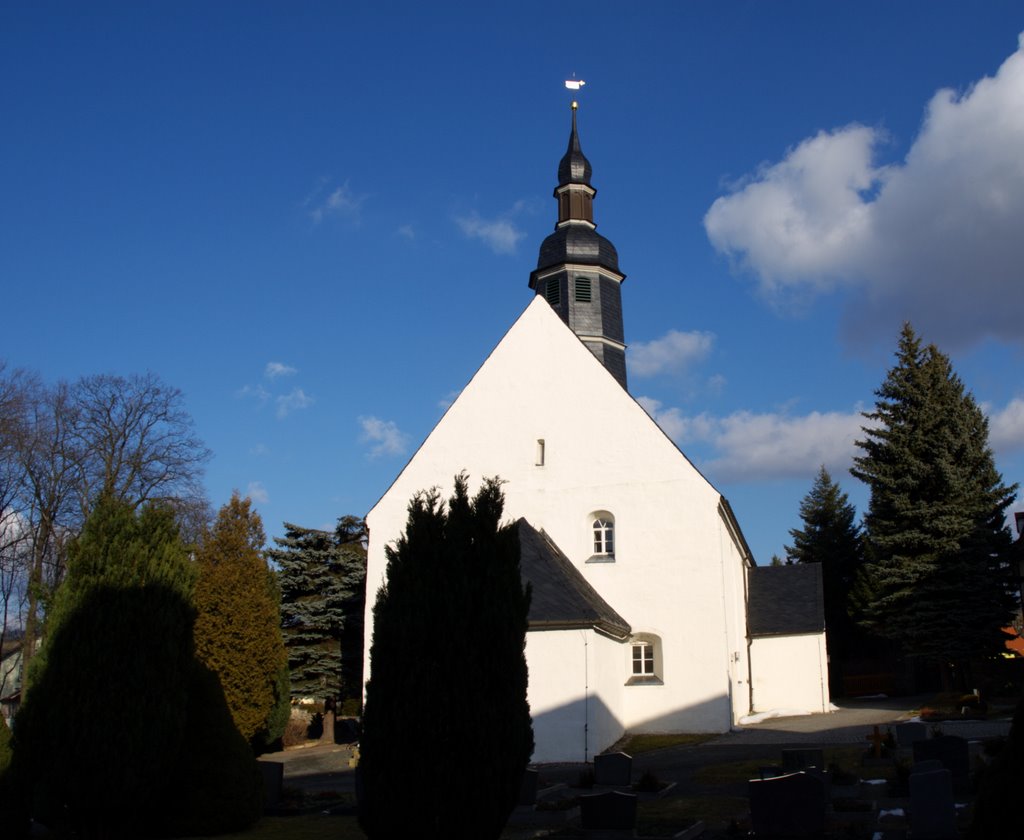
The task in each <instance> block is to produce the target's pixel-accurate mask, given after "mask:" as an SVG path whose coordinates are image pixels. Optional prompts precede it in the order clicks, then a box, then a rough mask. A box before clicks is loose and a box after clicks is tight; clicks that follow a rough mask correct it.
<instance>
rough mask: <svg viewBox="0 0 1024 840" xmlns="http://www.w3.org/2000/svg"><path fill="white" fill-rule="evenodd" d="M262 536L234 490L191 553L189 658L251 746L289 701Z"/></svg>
mask: <svg viewBox="0 0 1024 840" xmlns="http://www.w3.org/2000/svg"><path fill="white" fill-rule="evenodd" d="M265 541H266V537H265V536H264V533H263V522H262V521H261V520H260V516H259V514H258V513H257V512H256V511H255V510H253V509H252V503H251V501H250V500H249V499H242V498H240V497H239V495H238V493H237V492H236V493H234V494H232V496H231V501H229V502H228V503H227V504H226V505H224V507H222V508H221V509H220V512H219V513H218V514H217V520H216V522H215V523H214V525H213V529H212V531H211V532H210V533H209V534H207V535H206V537H205V538H204V539H203V540H202V542H201V544H200V546H199V549H198V550H197V551H196V554H195V559H196V567H197V569H198V572H199V577H198V580H197V582H196V595H195V605H196V610H197V615H196V624H195V641H196V656H197V658H198V659H199V661H200V662H202V663H203V664H204V665H206V667H207V668H209V669H210V670H211V671H213V672H214V673H215V674H216V675H217V677H218V679H219V680H220V684H221V687H222V688H223V690H224V697H225V699H226V700H227V703H228V708H229V709H230V710H231V716H232V718H233V719H234V721H235V726H236V727H238V731H239V732H240V733H241V734H242V737H244V738H245V739H246V740H249V741H256V742H257V743H265V742H273V741H275V740H276V739H277V738H279V737H280V736H281V734H282V732H283V731H284V725H283V724H284V723H285V722H286V721H287V710H288V707H289V706H290V702H289V701H290V696H289V692H288V688H287V683H284V684H283V685H281V684H280V681H279V679H278V677H279V675H280V674H281V672H282V669H287V665H288V662H287V656H286V655H285V649H284V642H283V641H282V639H281V611H280V604H279V594H278V589H277V581H276V580H275V577H274V574H273V572H272V571H271V570H270V569H269V568H268V567H267V561H266V560H264V558H263V553H262V551H263V545H264V542H265ZM282 708H284V710H285V711H284V712H283V713H282V712H281V709H282Z"/></svg>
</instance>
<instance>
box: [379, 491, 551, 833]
mask: <svg viewBox="0 0 1024 840" xmlns="http://www.w3.org/2000/svg"><path fill="white" fill-rule="evenodd" d="M503 506H504V498H503V495H502V492H501V486H500V482H499V481H498V480H496V479H492V480H487V481H485V482H484V484H483V486H482V487H481V489H480V491H479V492H478V493H477V495H476V497H475V498H474V499H472V500H470V498H469V496H468V493H467V482H466V477H465V475H461V476H458V477H457V478H456V481H455V493H454V495H453V496H452V498H451V500H450V501H449V502H448V506H447V510H446V509H445V506H444V504H443V503H442V502H441V501H440V499H439V496H438V494H437V492H436V491H432V492H428V493H420V494H419V495H417V496H416V497H415V498H414V499H413V500H412V501H411V503H410V505H409V518H408V522H407V525H406V529H405V533H404V535H402V536H401V537H400V538H399V539H398V541H397V543H396V544H395V547H394V548H388V549H387V557H388V565H387V578H386V581H385V583H384V585H383V586H382V587H381V589H380V591H379V593H378V595H377V601H376V603H375V605H374V625H373V644H372V648H371V651H370V662H371V665H372V673H371V677H370V681H369V683H368V684H367V687H366V707H365V709H364V712H363V734H362V738H361V739H360V747H361V755H360V766H359V769H360V772H361V776H362V793H361V797H360V823H361V825H362V826H363V829H364V831H366V833H367V835H368V836H369V837H370V838H371V840H385V838H392V837H412V836H416V837H423V838H429V839H430V840H433V838H447V837H455V836H460V837H474V838H480V839H481V840H487V838H497V837H499V836H500V835H501V832H502V829H503V827H504V825H505V822H506V820H507V819H508V815H509V813H510V812H511V810H512V808H513V807H514V805H515V802H516V798H517V795H518V791H519V786H520V783H521V780H522V775H523V771H524V769H525V767H526V763H527V762H528V761H529V759H530V755H531V753H532V751H533V730H532V725H531V720H530V710H529V706H528V704H527V700H526V683H527V672H526V659H525V655H524V643H525V634H526V627H527V612H528V610H529V602H530V593H529V589H528V588H524V586H523V583H522V580H521V577H520V571H519V539H518V531H517V530H516V528H515V526H514V525H505V526H502V525H501V524H500V520H501V515H502V510H503ZM425 710H429V714H427V715H426V716H425V714H424V711H425ZM427 718H429V720H427ZM409 779H415V780H416V784H415V785H412V786H410V785H409V784H408V780H409ZM398 788H401V789H402V790H403V791H404V794H403V795H404V801H403V804H402V807H400V808H396V807H395V803H394V791H395V790H396V789H398ZM452 791H457V792H458V793H457V795H452Z"/></svg>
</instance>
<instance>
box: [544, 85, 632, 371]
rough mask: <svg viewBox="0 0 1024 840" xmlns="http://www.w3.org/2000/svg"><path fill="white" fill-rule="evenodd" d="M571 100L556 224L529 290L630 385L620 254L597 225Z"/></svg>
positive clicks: (556, 192) (574, 105) (561, 165)
mask: <svg viewBox="0 0 1024 840" xmlns="http://www.w3.org/2000/svg"><path fill="white" fill-rule="evenodd" d="M576 108H577V104H576V103H575V102H573V103H572V131H571V132H570V134H569V148H568V149H567V150H566V153H565V156H564V157H563V158H562V160H561V162H560V163H559V164H558V186H557V187H555V192H554V195H555V198H556V199H557V200H558V222H557V224H556V225H555V232H554V233H552V234H551V235H550V236H548V237H547V239H545V240H544V242H543V243H541V246H540V256H539V257H538V258H537V268H536V270H535V271H533V272H532V273H531V274H530V288H531V289H533V290H534V291H535V292H536V293H537V294H538V295H543V296H544V297H545V298H546V299H547V302H548V303H549V304H551V307H552V308H553V309H554V310H555V312H557V313H558V315H559V317H560V318H561V319H562V320H563V321H565V323H566V324H568V325H569V328H570V329H571V330H572V331H573V332H575V333H576V335H578V336H579V338H580V340H581V341H582V342H583V343H584V344H585V345H586V346H587V347H588V348H589V349H590V352H592V353H593V354H594V355H595V356H597V358H598V359H599V360H600V361H601V363H602V364H603V365H604V366H605V367H606V368H607V369H608V370H609V372H610V373H611V374H612V376H614V377H615V378H616V379H617V380H618V382H619V384H620V385H621V386H622V387H623V388H625V387H626V344H625V337H624V334H623V330H622V292H621V288H620V287H621V285H622V281H623V280H625V279H626V275H625V274H623V273H622V272H620V271H619V255H618V253H617V252H616V250H615V246H614V245H612V243H611V242H609V241H608V240H607V239H605V238H604V237H603V236H601V234H599V233H598V232H597V225H596V224H594V206H593V202H594V196H595V195H596V194H597V190H595V189H594V188H593V187H592V186H591V185H590V173H591V169H590V161H588V160H587V159H586V157H584V155H583V151H582V149H580V138H579V134H578V133H577V131H576Z"/></svg>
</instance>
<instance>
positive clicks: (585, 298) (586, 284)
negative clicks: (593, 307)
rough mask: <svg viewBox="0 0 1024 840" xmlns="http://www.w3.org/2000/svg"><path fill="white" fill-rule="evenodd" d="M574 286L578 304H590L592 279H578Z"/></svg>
mask: <svg viewBox="0 0 1024 840" xmlns="http://www.w3.org/2000/svg"><path fill="white" fill-rule="evenodd" d="M574 285H575V290H576V303H590V300H591V291H590V278H589V277H577V278H576V282H575V284H574Z"/></svg>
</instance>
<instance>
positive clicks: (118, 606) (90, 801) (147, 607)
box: [12, 500, 259, 840]
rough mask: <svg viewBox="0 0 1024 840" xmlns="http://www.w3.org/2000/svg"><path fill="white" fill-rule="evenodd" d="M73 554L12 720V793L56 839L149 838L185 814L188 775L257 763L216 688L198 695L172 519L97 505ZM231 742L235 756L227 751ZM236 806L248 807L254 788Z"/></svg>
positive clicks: (184, 576)
mask: <svg viewBox="0 0 1024 840" xmlns="http://www.w3.org/2000/svg"><path fill="white" fill-rule="evenodd" d="M69 555H70V560H69V564H68V576H67V580H66V581H65V582H64V584H63V585H62V586H61V588H60V589H59V590H58V592H57V595H56V598H55V601H54V604H53V608H52V610H51V611H50V615H49V617H48V623H47V635H46V638H45V641H44V645H43V648H42V649H41V651H40V653H39V654H38V655H37V656H36V657H35V658H34V659H33V661H32V669H31V671H32V679H31V687H30V690H29V692H28V693H27V696H26V697H25V700H24V703H23V705H22V708H21V710H20V711H19V713H18V717H17V724H16V726H15V732H16V737H15V742H14V745H15V753H14V763H13V767H12V770H13V772H14V776H15V783H16V784H17V785H18V787H19V794H20V795H21V797H22V800H23V801H25V802H26V803H28V807H30V808H31V810H32V816H34V817H35V818H36V819H37V820H39V821H40V822H42V823H44V824H45V825H48V826H50V827H51V828H54V829H73V830H74V831H76V832H77V834H78V835H79V836H80V837H82V838H85V840H89V838H121V837H125V838H127V837H142V836H149V835H152V834H154V833H158V832H160V831H164V830H166V825H167V822H168V820H169V816H170V815H171V814H175V813H183V814H184V815H185V816H186V817H190V816H191V814H190V813H189V811H188V808H190V807H193V805H192V803H191V802H186V801H185V800H184V798H183V796H182V795H181V794H180V792H179V791H178V788H179V787H180V784H181V783H180V779H181V778H182V775H181V769H180V768H182V767H183V766H188V767H189V768H192V767H193V766H194V767H196V768H199V767H202V768H205V769H207V770H208V772H210V773H219V774H220V775H222V776H223V777H224V778H231V779H233V778H236V777H242V776H244V775H245V774H251V773H253V772H254V771H255V769H256V768H255V766H254V759H253V756H252V754H251V751H250V750H249V749H248V747H247V745H246V744H245V741H244V739H242V737H241V736H240V735H239V734H238V732H237V730H236V729H235V728H234V725H233V724H232V723H231V716H230V713H229V712H228V711H227V706H226V704H225V702H224V697H223V693H222V692H220V691H219V686H217V693H216V694H211V692H210V691H209V690H205V693H204V686H203V684H202V681H201V680H199V679H198V677H197V669H198V668H199V665H198V663H197V662H196V660H195V654H194V646H193V622H194V620H195V610H194V608H193V606H192V600H191V599H192V585H193V581H194V572H193V569H192V566H191V563H190V561H189V559H188V554H187V551H186V549H185V547H184V546H183V545H182V543H181V541H180V540H179V538H178V532H177V528H176V526H175V525H174V519H173V515H172V514H171V513H170V512H169V511H166V510H160V509H156V508H151V507H147V508H144V509H143V511H142V513H141V514H139V515H136V514H135V512H134V511H133V510H132V508H131V507H130V506H129V505H126V504H123V503H120V502H116V501H111V500H104V501H101V502H100V503H99V504H98V505H97V507H96V509H95V511H94V513H93V514H92V516H90V518H89V520H88V521H87V522H86V525H85V527H84V529H83V532H82V534H81V535H80V536H79V537H78V539H77V540H76V541H75V542H74V544H73V545H72V547H71V550H70V552H69ZM210 721H213V723H212V724H211V723H210ZM221 730H223V731H221ZM194 732H199V733H202V737H201V738H197V737H196V735H195V734H194ZM232 738H234V739H236V740H237V741H238V742H240V744H241V747H242V749H241V750H240V749H238V748H237V747H231V746H229V747H223V746H222V744H224V743H228V744H230V739H232ZM183 749H184V750H189V751H190V752H189V754H188V756H187V759H188V761H189V762H193V763H194V764H193V763H190V764H187V765H186V764H185V762H186V756H185V755H184V753H183V752H182V750H183ZM243 750H244V751H243ZM190 772H191V770H190ZM255 790H256V791H257V793H258V791H259V787H258V786H257V787H256V788H255ZM232 795H233V796H235V797H237V798H238V800H239V801H240V802H242V803H245V802H248V801H249V800H250V799H251V797H252V795H253V788H252V787H251V786H249V787H245V786H242V785H239V786H238V787H237V788H236V789H235V791H234V793H233V794H232ZM240 807H242V806H240ZM248 813H250V815H251V816H250V822H251V821H252V819H255V817H256V816H258V810H257V811H256V813H252V809H251V808H249V810H248Z"/></svg>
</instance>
